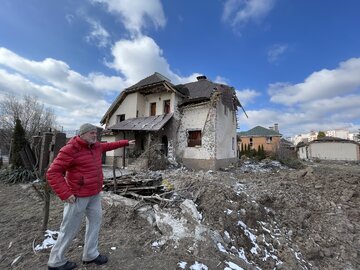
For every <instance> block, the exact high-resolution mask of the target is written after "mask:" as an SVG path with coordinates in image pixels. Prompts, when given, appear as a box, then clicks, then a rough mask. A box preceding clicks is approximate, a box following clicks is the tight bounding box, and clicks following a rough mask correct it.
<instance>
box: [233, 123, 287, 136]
mask: <svg viewBox="0 0 360 270" xmlns="http://www.w3.org/2000/svg"><path fill="white" fill-rule="evenodd" d="M237 135H238V136H240V137H250V136H252V137H265V136H279V137H281V134H280V133H279V132H277V131H275V130H271V129H268V128H264V127H262V126H256V127H254V128H252V129H250V130H248V131H242V132H239V133H238V134H237Z"/></svg>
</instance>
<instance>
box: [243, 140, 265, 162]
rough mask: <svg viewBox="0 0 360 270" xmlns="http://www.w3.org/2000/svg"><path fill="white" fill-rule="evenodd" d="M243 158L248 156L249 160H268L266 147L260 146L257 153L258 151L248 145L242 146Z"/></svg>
mask: <svg viewBox="0 0 360 270" xmlns="http://www.w3.org/2000/svg"><path fill="white" fill-rule="evenodd" d="M240 155H241V156H243V155H244V156H247V157H249V158H256V159H258V160H263V159H264V158H266V153H265V151H264V146H263V145H261V146H260V145H259V146H258V149H257V151H256V149H251V146H250V144H248V145H246V144H241V152H240Z"/></svg>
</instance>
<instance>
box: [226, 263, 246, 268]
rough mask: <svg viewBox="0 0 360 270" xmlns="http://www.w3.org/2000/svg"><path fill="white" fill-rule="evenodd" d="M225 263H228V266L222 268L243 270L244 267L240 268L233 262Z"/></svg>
mask: <svg viewBox="0 0 360 270" xmlns="http://www.w3.org/2000/svg"><path fill="white" fill-rule="evenodd" d="M225 263H226V264H227V265H228V267H225V268H224V270H244V268H241V267H240V266H238V265H237V264H235V263H233V262H225Z"/></svg>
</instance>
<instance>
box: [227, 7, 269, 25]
mask: <svg viewBox="0 0 360 270" xmlns="http://www.w3.org/2000/svg"><path fill="white" fill-rule="evenodd" d="M274 2H275V0H247V1H246V0H227V1H226V2H225V5H224V10H223V14H222V19H223V21H224V22H229V23H230V24H231V26H233V27H237V26H240V27H242V26H244V25H245V24H247V23H248V22H251V21H253V22H260V21H261V20H262V19H263V18H264V17H265V16H266V15H267V14H268V13H269V12H270V11H271V9H272V8H273V6H274Z"/></svg>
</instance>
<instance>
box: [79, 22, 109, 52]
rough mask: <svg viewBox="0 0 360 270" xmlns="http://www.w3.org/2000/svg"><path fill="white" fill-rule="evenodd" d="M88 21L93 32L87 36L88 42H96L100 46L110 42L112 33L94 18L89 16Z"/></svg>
mask: <svg viewBox="0 0 360 270" xmlns="http://www.w3.org/2000/svg"><path fill="white" fill-rule="evenodd" d="M87 21H88V23H89V24H90V25H91V32H90V34H89V35H87V36H86V37H85V39H86V41H87V42H88V43H93V42H94V43H95V44H96V46H98V47H106V46H108V45H109V44H110V34H109V33H108V32H107V31H106V29H105V28H104V27H103V26H102V25H101V23H100V22H97V21H95V20H93V19H90V18H87Z"/></svg>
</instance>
